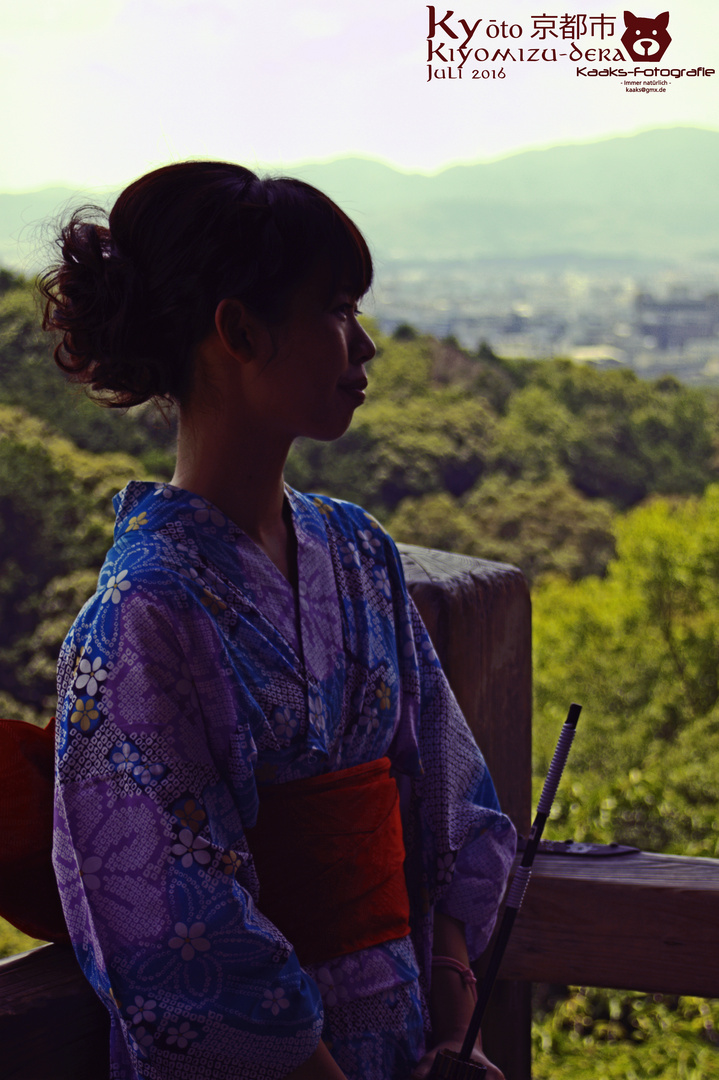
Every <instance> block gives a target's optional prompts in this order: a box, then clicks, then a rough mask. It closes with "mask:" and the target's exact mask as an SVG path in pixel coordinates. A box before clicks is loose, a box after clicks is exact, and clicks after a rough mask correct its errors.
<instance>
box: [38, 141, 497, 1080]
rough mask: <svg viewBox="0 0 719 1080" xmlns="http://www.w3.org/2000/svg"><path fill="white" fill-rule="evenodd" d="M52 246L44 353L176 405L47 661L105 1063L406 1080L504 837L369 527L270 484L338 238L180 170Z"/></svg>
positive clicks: (298, 214)
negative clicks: (169, 442) (90, 589)
mask: <svg viewBox="0 0 719 1080" xmlns="http://www.w3.org/2000/svg"><path fill="white" fill-rule="evenodd" d="M60 243H61V250H62V261H61V262H60V263H59V264H58V265H57V266H56V267H55V268H54V269H53V270H52V271H51V272H50V273H49V274H48V275H47V276H46V279H45V282H44V286H43V287H44V292H45V296H46V298H47V307H46V316H45V325H46V328H48V329H51V330H54V331H58V332H59V333H60V335H61V341H60V343H59V345H58V346H57V348H56V351H55V355H56V360H57V361H58V363H59V364H60V366H61V367H63V368H64V370H65V371H66V372H68V373H69V374H70V376H71V377H72V378H73V379H75V380H79V381H81V382H85V383H87V384H89V385H90V386H91V388H92V389H93V391H95V392H96V393H97V394H98V395H99V396H100V397H104V398H105V399H106V400H109V403H111V404H113V405H135V404H139V403H141V402H144V401H147V400H149V399H156V400H165V401H167V400H170V401H172V402H175V403H176V404H177V407H178V410H179V437H178V454H177V467H176V470H175V475H174V477H173V479H172V483H171V484H152V483H146V482H133V483H130V484H129V485H128V486H127V488H125V490H124V491H123V492H122V493H121V494H120V495H119V496H117V497H116V499H115V508H116V511H117V525H116V530H115V543H114V545H113V547H112V549H111V550H110V552H109V554H108V556H107V559H106V562H105V565H104V567H103V569H102V571H101V574H100V579H99V584H98V590H97V592H96V594H95V595H94V596H93V597H92V598H91V600H90V601H89V602H88V604H87V605H86V606H85V607H84V608H83V610H82V611H81V612H80V614H79V616H78V618H77V619H76V621H75V624H74V626H73V628H72V630H71V631H70V634H69V635H68V638H67V640H66V642H65V645H64V647H63V650H62V654H61V657H60V665H59V674H58V689H59V698H60V712H59V717H58V720H59V736H58V739H59V741H58V782H57V796H56V840H55V849H54V863H55V869H56V874H57V877H58V881H59V884H60V889H61V892H62V894H63V898H64V910H65V914H66V919H67V922H68V926H69V929H70V932H71V935H72V938H73V941H74V945H75V950H76V953H77V956H78V958H79V960H80V963H81V965H82V967H83V969H84V971H85V973H86V975H87V977H88V979H89V980H90V982H91V983H92V984H93V986H94V987H95V988H96V990H97V992H98V993H99V995H100V997H101V998H102V999H103V1001H104V1002H105V1004H106V1005H107V1007H108V1009H109V1011H110V1015H111V1020H112V1034H111V1061H112V1072H111V1075H112V1076H113V1078H117V1080H119V1078H123V1080H125V1078H128V1080H129V1078H134V1077H141V1078H143V1080H155V1078H173V1080H182V1078H184V1077H187V1078H188V1080H202V1078H210V1077H212V1078H215V1077H217V1078H219V1077H237V1078H247V1080H252V1078H255V1077H257V1078H259V1077H271V1078H278V1080H279V1078H280V1077H292V1078H296V1080H302V1078H313V1080H314V1078H318V1080H322V1078H327V1080H331V1078H341V1077H348V1078H352V1080H355V1078H356V1080H360V1078H362V1080H380V1078H381V1080H390V1078H393V1080H404V1078H407V1077H409V1076H410V1075H411V1076H415V1077H420V1076H425V1075H427V1073H428V1071H429V1068H430V1065H431V1060H432V1057H433V1054H434V1053H435V1052H436V1047H437V1046H438V1045H440V1046H442V1045H446V1046H448V1047H457V1046H458V1041H459V1040H461V1037H462V1035H463V1026H464V1024H465V1023H466V1020H467V1019H468V1017H469V1015H470V1013H471V1008H472V1003H473V988H472V985H471V973H470V972H469V971H468V969H467V964H468V947H469V951H470V954H471V955H478V953H479V952H480V951H481V950H482V949H483V947H484V946H485V944H486V942H487V939H488V936H489V934H490V933H491V929H492V925H493V922H494V919H495V915H496V909H497V905H498V902H499V898H500V896H501V892H502V889H503V885H504V881H505V878H506V874H507V871H508V867H509V865H510V863H511V859H512V856H513V852H514V833H513V829H512V826H511V824H510V823H509V821H508V819H507V818H506V817H504V816H503V815H502V814H501V813H500V811H499V807H498V805H497V801H496V796H495V794H494V789H493V787H492V783H491V780H490V778H489V775H488V773H487V771H486V768H485V766H484V762H483V760H482V758H481V755H480V753H479V751H478V750H477V748H476V746H475V744H474V742H473V740H472V737H471V735H470V733H469V731H468V729H467V725H466V722H465V721H464V719H463V717H462V716H461V713H460V712H459V709H458V707H457V705H456V702H455V700H454V698H453V696H452V694H451V691H450V690H449V688H448V685H447V682H446V679H445V677H444V675H443V673H442V671H441V668H440V667H439V664H438V661H437V659H436V656H435V653H434V651H433V649H432V645H431V642H430V640H429V638H428V636H427V633H426V631H425V629H424V627H423V626H422V623H421V621H420V619H419V616H418V615H417V613H416V610H415V609H414V607H413V605H412V603H411V601H410V600H409V597H408V595H407V591H406V587H405V584H404V579H403V575H402V569H401V564H400V560H399V557H398V554H397V551H396V549H395V547H394V545H393V543H392V541H391V540H390V539H389V537H388V536H387V535H386V534H385V533H384V531H383V530H382V529H381V528H380V526H379V525H378V524H377V523H376V522H375V521H374V519H373V518H371V517H370V516H369V515H367V514H366V513H365V512H364V511H362V510H361V509H360V508H359V507H355V506H352V505H350V504H347V503H342V502H338V501H335V500H332V499H329V498H325V497H315V498H311V497H306V496H303V495H300V494H298V493H297V492H295V491H292V490H291V489H289V488H287V487H286V486H285V484H284V481H283V469H284V465H285V461H286V458H287V454H288V452H289V449H290V446H291V444H292V442H293V440H294V439H295V438H297V437H298V436H306V437H310V438H315V439H324V440H327V439H336V438H338V437H339V436H340V435H342V434H343V433H344V431H346V429H347V427H348V426H349V424H350V421H351V419H352V415H353V412H354V410H355V409H356V408H357V406H358V405H360V404H361V403H362V401H363V399H364V391H365V387H366V385H367V377H366V373H365V365H366V364H367V363H368V362H369V361H370V360H371V359H372V357H373V355H374V351H375V350H374V345H373V344H372V342H371V340H370V338H369V337H368V336H367V334H366V332H365V331H364V329H363V328H362V326H361V325H360V324H359V322H358V321H357V315H358V311H357V307H356V304H357V300H358V299H359V298H360V297H361V296H362V295H363V294H364V293H365V292H366V291H367V289H368V288H369V285H370V283H371V278H372V265H371V259H370V255H369V252H368V249H367V246H366V244H365V242H364V239H363V238H362V236H361V235H360V233H359V232H358V230H357V228H356V227H355V226H354V224H353V223H352V222H351V221H350V220H349V219H348V218H347V217H346V216H345V215H344V214H343V213H342V211H341V210H340V209H339V208H338V207H337V206H335V204H334V203H332V202H331V201H330V200H329V199H328V198H327V197H326V196H324V195H322V194H321V193H320V192H318V191H317V190H315V189H314V188H312V187H310V186H308V185H306V184H303V183H301V182H300V181H297V180H290V179H279V180H261V179H258V178H257V177H256V176H254V175H253V174H252V173H251V172H249V171H248V170H246V169H244V168H241V167H240V166H236V165H230V164H223V163H217V162H186V163H183V164H177V165H171V166H168V167H166V168H163V169H158V170H157V171H155V172H152V173H150V174H148V175H147V176H145V177H142V178H141V179H140V180H138V181H136V182H135V183H134V184H132V185H131V186H130V187H129V188H128V189H127V190H126V191H124V192H123V193H122V195H121V196H120V197H119V199H118V201H117V203H116V204H115V206H114V208H113V210H112V212H111V213H110V215H109V223H108V227H104V226H99V225H96V224H93V223H92V222H89V221H84V220H83V218H82V213H79V214H77V215H75V217H74V218H73V220H72V221H71V223H70V224H69V226H68V227H67V228H66V229H64V230H63V235H62V240H61V242H60ZM390 768H391V775H390ZM258 807H259V814H258ZM405 857H406V861H405ZM465 923H466V924H467V926H466V939H465V925H464V924H465ZM433 941H434V946H433ZM433 957H434V959H433ZM428 1045H430V1046H431V1047H432V1048H433V1049H430V1050H427V1049H426V1047H427V1046H428ZM476 1053H477V1059H478V1060H484V1059H483V1058H482V1055H481V1049H480V1048H479V1047H478V1048H477V1051H476ZM489 1075H490V1077H493V1078H495V1080H496V1078H498V1077H500V1076H501V1074H500V1073H499V1071H498V1070H496V1069H494V1067H490V1073H489Z"/></svg>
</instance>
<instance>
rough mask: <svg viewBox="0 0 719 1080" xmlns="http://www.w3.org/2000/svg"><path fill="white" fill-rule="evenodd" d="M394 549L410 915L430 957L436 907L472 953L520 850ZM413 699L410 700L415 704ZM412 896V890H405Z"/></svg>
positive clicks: (483, 940)
mask: <svg viewBox="0 0 719 1080" xmlns="http://www.w3.org/2000/svg"><path fill="white" fill-rule="evenodd" d="M391 546H392V548H393V550H394V552H395V556H396V561H395V568H396V570H395V572H396V575H397V577H396V580H397V592H396V598H397V600H396V618H397V621H398V640H399V642H400V643H401V656H400V667H401V671H402V682H403V695H404V698H405V702H406V703H407V704H406V705H405V711H414V712H415V713H416V718H415V721H414V722H415V724H416V731H417V742H418V747H419V756H420V760H421V764H422V775H421V777H419V778H417V779H416V780H414V781H413V785H412V787H413V792H412V803H411V805H412V812H411V813H410V814H409V815H408V817H409V821H408V827H407V828H406V830H405V840H406V844H407V847H408V864H407V870H408V880H409V881H410V882H412V891H413V892H414V893H415V895H416V894H419V896H420V898H421V899H420V901H419V902H417V901H416V899H415V905H416V907H415V910H416V922H417V923H420V922H421V921H422V920H424V924H425V933H424V934H422V935H420V937H421V938H422V946H423V947H422V948H421V949H420V951H421V952H422V953H423V954H424V955H423V960H424V962H425V964H427V965H428V963H429V948H430V945H431V919H432V912H433V910H434V909H435V907H436V909H437V910H439V911H442V912H444V913H446V914H448V915H451V916H453V917H454V918H456V919H459V920H461V921H462V922H463V923H465V930H466V936H467V947H468V950H469V955H470V959H472V960H474V959H476V958H477V957H478V956H479V955H481V953H482V952H483V951H484V949H485V948H486V946H487V944H488V942H489V939H490V937H491V934H492V930H493V929H494V924H495V922H496V918H497V912H498V909H499V904H500V901H501V899H502V895H503V893H504V888H505V885H506V881H507V877H508V875H509V871H510V869H511V866H512V861H513V858H514V854H515V850H516V832H515V829H514V826H513V825H512V823H511V821H510V820H509V818H508V817H507V816H506V815H505V814H503V813H502V811H501V809H500V806H499V801H498V799H497V794H496V791H495V789H494V784H493V783H492V778H491V776H490V773H489V770H488V768H487V765H486V763H485V760H484V757H483V756H482V752H481V750H480V749H479V747H478V746H477V743H476V742H475V739H474V736H473V735H472V732H471V731H470V729H469V726H468V724H467V721H466V719H465V717H464V715H463V714H462V711H461V709H460V707H459V705H458V703H457V700H456V698H455V696H454V693H453V692H452V689H451V688H450V686H449V683H448V681H447V677H446V676H445V674H444V671H443V670H442V667H441V664H440V662H439V659H438V657H437V654H436V652H435V649H434V646H433V644H432V641H431V639H430V637H429V634H428V632H427V629H426V627H425V625H424V623H423V621H422V618H421V616H420V614H419V612H418V611H417V608H416V606H415V604H414V602H413V600H412V599H411V597H410V596H409V595H408V592H407V588H406V584H405V581H404V574H403V572H402V567H401V562H400V557H399V553H398V552H397V550H396V548H394V544H391ZM415 702H416V705H415ZM410 899H411V901H412V900H413V897H412V896H411V897H410Z"/></svg>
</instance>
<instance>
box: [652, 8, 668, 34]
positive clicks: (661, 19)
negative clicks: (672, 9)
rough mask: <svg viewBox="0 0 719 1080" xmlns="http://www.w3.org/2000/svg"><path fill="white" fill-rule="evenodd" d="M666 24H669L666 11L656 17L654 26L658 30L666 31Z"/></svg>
mask: <svg viewBox="0 0 719 1080" xmlns="http://www.w3.org/2000/svg"><path fill="white" fill-rule="evenodd" d="M668 23H669V12H668V11H663V12H662V13H661V15H657V17H656V19H655V20H654V25H655V26H658V27H659V29H660V30H666V28H667V25H668Z"/></svg>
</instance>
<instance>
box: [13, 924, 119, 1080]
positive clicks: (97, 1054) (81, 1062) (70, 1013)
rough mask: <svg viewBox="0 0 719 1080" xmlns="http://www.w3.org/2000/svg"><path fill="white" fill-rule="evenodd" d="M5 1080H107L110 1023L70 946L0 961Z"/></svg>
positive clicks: (44, 947)
mask: <svg viewBox="0 0 719 1080" xmlns="http://www.w3.org/2000/svg"><path fill="white" fill-rule="evenodd" d="M0 1045H1V1046H2V1051H1V1052H0V1075H1V1076H2V1077H3V1080H82V1078H84V1077H87V1078H88V1080H90V1078H91V1080H106V1078H107V1077H109V1072H110V1068H109V1060H110V1018H109V1017H108V1015H107V1010H106V1009H105V1008H104V1006H103V1005H102V1004H101V1003H100V999H99V998H98V997H97V995H96V994H95V991H94V990H93V989H92V987H91V986H90V984H89V983H88V982H87V981H86V980H85V977H84V976H83V974H82V972H81V971H80V968H79V967H78V963H77V960H76V959H75V954H74V953H73V951H72V949H71V948H70V946H69V945H43V946H42V947H41V948H39V949H33V950H32V952H27V953H22V954H21V955H20V956H11V957H8V958H7V959H6V960H0Z"/></svg>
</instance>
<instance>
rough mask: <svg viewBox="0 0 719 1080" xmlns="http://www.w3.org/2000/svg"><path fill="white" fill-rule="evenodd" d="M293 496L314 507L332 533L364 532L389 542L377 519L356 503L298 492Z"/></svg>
mask: <svg viewBox="0 0 719 1080" xmlns="http://www.w3.org/2000/svg"><path fill="white" fill-rule="evenodd" d="M293 494H294V495H295V496H297V497H298V498H300V499H302V500H304V501H305V502H306V503H307V504H308V505H311V506H312V507H314V509H315V511H316V512H318V513H319V514H321V515H322V517H323V518H324V519H325V524H326V526H327V527H328V529H330V530H332V531H342V530H345V531H346V530H347V529H351V530H360V531H365V530H366V531H369V532H371V533H373V534H375V535H376V536H378V537H381V538H383V539H387V540H390V542H391V538H390V536H389V533H388V532H387V531H386V529H384V528H383V526H382V525H381V524H380V522H379V521H378V520H377V518H376V517H375V516H374V515H373V514H371V513H370V512H369V511H368V510H365V509H364V507H362V506H358V505H357V504H356V503H352V502H347V501H346V500H345V499H335V498H332V496H330V495H318V494H315V493H308V494H306V495H300V494H299V493H298V492H293Z"/></svg>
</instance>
